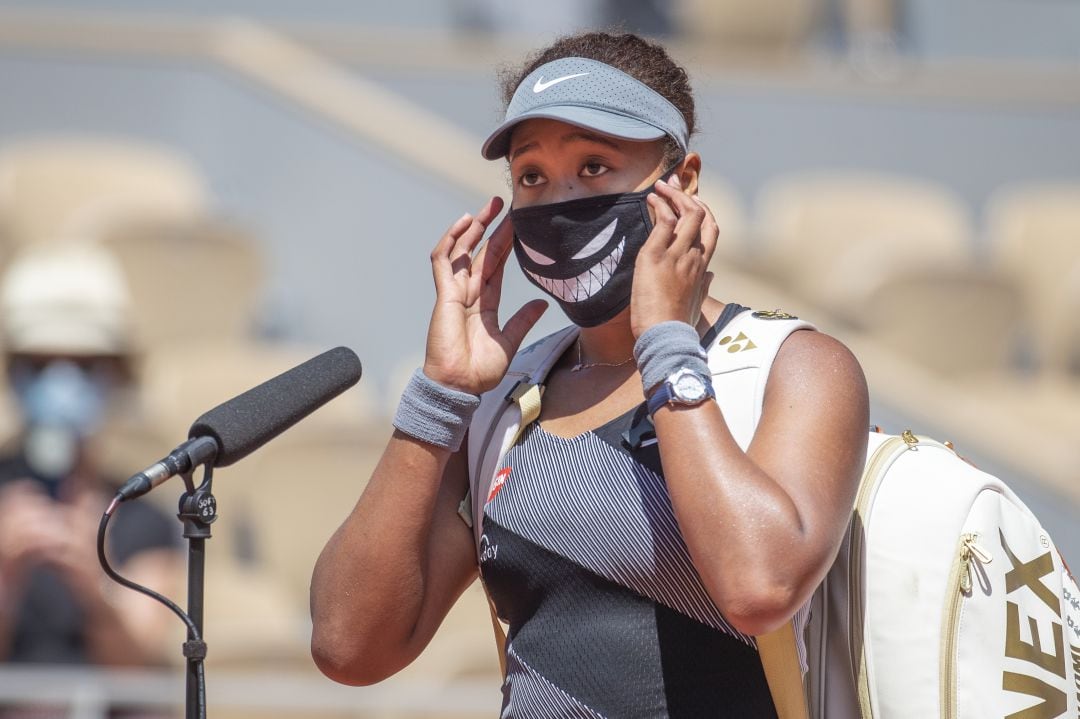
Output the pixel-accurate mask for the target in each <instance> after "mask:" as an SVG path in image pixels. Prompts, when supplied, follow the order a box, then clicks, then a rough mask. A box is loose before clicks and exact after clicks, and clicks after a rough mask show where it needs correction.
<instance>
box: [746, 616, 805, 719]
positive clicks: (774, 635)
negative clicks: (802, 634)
mask: <svg viewBox="0 0 1080 719" xmlns="http://www.w3.org/2000/svg"><path fill="white" fill-rule="evenodd" d="M756 640H757V648H758V654H759V655H760V656H761V666H762V667H763V668H764V669H765V680H766V681H767V682H768V684H769V693H770V694H772V699H773V704H774V705H775V706H776V716H777V717H778V718H779V719H808V718H809V713H808V711H807V708H806V690H805V688H804V687H803V681H802V668H801V666H800V665H799V652H798V648H797V645H796V643H795V623H794V622H792V621H789V622H785V623H784V625H783V626H782V627H780V628H779V629H776V630H773V631H771V632H769V633H768V634H762V635H761V636H759V637H756Z"/></svg>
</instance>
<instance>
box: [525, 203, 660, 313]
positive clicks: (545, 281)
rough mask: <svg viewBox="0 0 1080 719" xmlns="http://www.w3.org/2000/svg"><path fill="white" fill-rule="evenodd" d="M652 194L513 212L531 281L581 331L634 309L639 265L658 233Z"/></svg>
mask: <svg viewBox="0 0 1080 719" xmlns="http://www.w3.org/2000/svg"><path fill="white" fill-rule="evenodd" d="M652 191H653V187H652V186H651V185H650V186H649V188H648V189H645V190H641V191H640V192H627V193H623V194H615V195H598V196H596V197H584V198H582V199H580V200H568V201H566V202H555V203H552V204H549V205H534V206H532V207H523V208H521V209H517V210H511V211H510V219H511V221H512V222H513V223H514V253H515V254H516V255H517V260H518V264H519V265H520V266H521V269H522V270H523V271H524V272H525V276H526V277H527V278H528V279H529V281H530V282H532V283H533V284H534V285H536V286H537V287H539V288H540V289H542V290H543V291H544V292H546V293H547V294H549V295H551V296H552V297H554V298H555V300H556V301H557V302H558V303H559V305H560V306H561V307H562V310H563V312H565V313H566V316H567V317H569V318H570V321H571V322H573V323H574V324H576V325H578V326H579V327H595V326H596V325H599V324H603V323H604V322H607V321H608V320H610V319H611V318H612V317H614V316H615V315H617V314H619V313H620V312H622V311H623V310H624V309H626V307H627V306H629V304H630V287H631V284H632V282H633V279H634V261H635V259H636V258H637V254H638V251H639V250H640V249H641V246H642V245H643V244H645V240H646V239H647V238H648V237H649V233H650V232H652V228H653V224H652V220H650V219H649V207H648V205H647V204H646V202H645V198H646V197H648V195H649V193H651V192H652Z"/></svg>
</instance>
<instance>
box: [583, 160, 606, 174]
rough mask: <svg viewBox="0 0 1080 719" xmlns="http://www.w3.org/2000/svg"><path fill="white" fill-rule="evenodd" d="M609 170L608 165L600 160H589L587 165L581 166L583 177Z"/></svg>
mask: <svg viewBox="0 0 1080 719" xmlns="http://www.w3.org/2000/svg"><path fill="white" fill-rule="evenodd" d="M607 171H608V168H607V166H605V165H601V164H600V163H599V162H587V163H585V167H583V168H581V174H582V176H583V177H597V176H599V175H603V174H604V173H605V172H607Z"/></svg>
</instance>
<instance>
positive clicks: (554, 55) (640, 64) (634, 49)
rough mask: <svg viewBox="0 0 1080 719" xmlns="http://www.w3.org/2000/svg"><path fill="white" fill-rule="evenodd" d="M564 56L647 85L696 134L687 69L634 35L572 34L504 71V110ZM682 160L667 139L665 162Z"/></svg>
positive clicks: (675, 148)
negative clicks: (534, 75) (530, 79)
mask: <svg viewBox="0 0 1080 719" xmlns="http://www.w3.org/2000/svg"><path fill="white" fill-rule="evenodd" d="M564 57H584V58H588V59H590V60H598V61H599V62H602V63H605V64H607V65H611V66H612V67H615V68H618V69H619V70H622V71H623V72H625V73H626V74H627V75H629V76H631V77H633V78H634V79H636V80H638V81H640V82H643V83H645V84H646V85H648V86H649V87H651V88H652V89H653V90H655V91H656V92H658V93H660V94H661V95H662V96H663V97H665V98H666V99H667V100H668V101H669V102H670V103H671V104H672V105H674V106H675V107H676V109H678V111H679V112H680V113H682V116H683V118H684V119H685V120H686V127H687V129H688V130H689V132H690V135H693V134H694V131H695V129H696V127H695V118H694V91H693V90H692V89H691V87H690V78H689V77H688V76H687V74H686V70H684V69H683V68H682V67H680V66H679V65H678V64H676V63H675V61H674V60H672V59H671V56H670V55H668V53H667V50H665V49H664V48H663V47H662V46H660V45H658V44H656V43H654V42H649V41H648V40H645V39H643V38H641V37H639V36H638V35H634V34H632V33H610V32H584V33H579V34H576V35H568V36H566V37H562V38H559V39H558V40H556V41H555V42H554V43H552V44H551V45H549V46H548V47H546V48H542V49H540V50H537V51H535V52H533V53H532V54H531V55H529V57H528V58H526V60H525V63H524V65H522V66H521V67H520V68H516V69H514V68H510V69H503V70H502V71H501V72H500V73H499V79H500V81H501V83H502V94H503V105H504V107H505V106H506V105H509V104H510V100H511V99H512V98H513V97H514V91H515V90H516V89H517V87H518V85H520V84H521V81H522V80H524V79H525V78H526V77H527V76H528V75H529V73H531V72H532V71H533V70H535V69H536V68H538V67H540V66H541V65H544V64H546V63H549V62H552V61H553V60H559V59H561V58H564ZM681 157H682V150H681V149H679V146H678V144H677V143H676V142H675V140H673V139H672V138H670V137H669V138H667V147H666V148H665V149H664V161H665V162H666V163H669V164H670V163H674V162H675V161H676V160H678V159H680V158H681Z"/></svg>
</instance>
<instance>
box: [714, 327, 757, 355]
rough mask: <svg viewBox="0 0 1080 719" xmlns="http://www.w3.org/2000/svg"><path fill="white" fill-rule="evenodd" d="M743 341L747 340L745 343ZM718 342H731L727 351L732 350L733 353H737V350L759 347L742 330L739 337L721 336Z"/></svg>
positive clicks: (743, 350) (742, 350) (725, 343)
mask: <svg viewBox="0 0 1080 719" xmlns="http://www.w3.org/2000/svg"><path fill="white" fill-rule="evenodd" d="M743 342H745V343H746V344H743ZM717 344H719V345H727V344H730V345H731V346H730V347H728V348H727V351H728V352H730V353H731V354H735V353H736V352H745V351H746V350H756V349H757V345H756V344H754V341H753V340H751V339H750V338H749V337H747V336H746V335H745V334H743V333H742V332H740V333H739V336H738V337H734V338H733V337H732V336H731V335H728V336H727V337H723V338H721V340H720V341H719V342H718V343H717Z"/></svg>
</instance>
